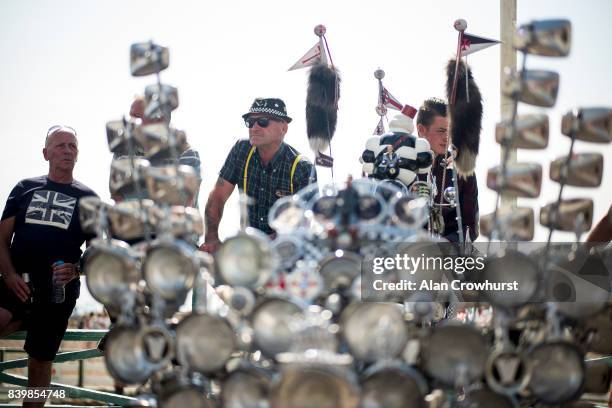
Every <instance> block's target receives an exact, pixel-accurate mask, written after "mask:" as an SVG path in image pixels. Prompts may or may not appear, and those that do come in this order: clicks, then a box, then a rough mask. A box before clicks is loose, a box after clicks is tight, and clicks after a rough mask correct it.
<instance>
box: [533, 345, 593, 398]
mask: <svg viewBox="0 0 612 408" xmlns="http://www.w3.org/2000/svg"><path fill="white" fill-rule="evenodd" d="M527 358H528V359H529V360H530V361H531V363H532V365H533V370H532V372H531V380H530V381H529V389H530V390H531V392H532V393H533V394H534V395H535V396H536V397H538V398H539V399H540V400H542V402H545V403H548V404H562V403H564V402H568V401H572V400H574V399H575V398H577V397H578V396H579V395H580V394H581V393H582V386H583V382H584V374H585V367H584V361H583V359H584V357H583V356H582V354H581V353H580V352H579V351H578V349H577V348H576V346H574V345H573V344H570V343H566V342H563V341H551V342H546V343H540V344H538V345H537V346H535V347H534V348H533V349H532V350H531V351H530V352H529V353H528V355H527Z"/></svg>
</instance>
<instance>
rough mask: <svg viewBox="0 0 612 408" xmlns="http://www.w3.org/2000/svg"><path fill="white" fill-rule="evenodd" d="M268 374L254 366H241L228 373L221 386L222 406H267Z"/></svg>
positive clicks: (257, 407)
mask: <svg viewBox="0 0 612 408" xmlns="http://www.w3.org/2000/svg"><path fill="white" fill-rule="evenodd" d="M269 393H270V375H269V374H268V373H267V372H266V371H264V370H262V369H257V368H255V367H241V368H238V369H236V370H234V371H232V373H231V374H230V375H229V377H228V378H227V379H226V380H225V381H224V382H223V386H222V388H221V399H222V400H223V406H224V407H232V408H265V407H269V406H270V403H269V401H268V394H269Z"/></svg>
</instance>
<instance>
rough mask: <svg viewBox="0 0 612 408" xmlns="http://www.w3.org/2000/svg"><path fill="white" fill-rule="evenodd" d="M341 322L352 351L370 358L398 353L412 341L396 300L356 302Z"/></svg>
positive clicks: (343, 315) (365, 359) (390, 356)
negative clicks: (387, 301)
mask: <svg viewBox="0 0 612 408" xmlns="http://www.w3.org/2000/svg"><path fill="white" fill-rule="evenodd" d="M341 323H342V324H341V325H342V333H343V336H344V339H345V340H346V342H347V344H348V346H349V349H350V350H351V354H353V356H355V357H356V358H358V359H359V360H363V361H366V362H373V361H376V360H380V359H383V358H392V357H395V356H397V355H398V354H400V353H401V352H402V350H403V349H404V347H405V346H406V342H407V341H408V333H407V331H406V326H405V322H404V318H403V316H402V312H401V306H400V305H397V304H395V303H354V304H353V305H351V306H350V307H348V308H346V309H345V311H344V312H343V313H342V319H341Z"/></svg>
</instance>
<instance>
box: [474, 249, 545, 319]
mask: <svg viewBox="0 0 612 408" xmlns="http://www.w3.org/2000/svg"><path fill="white" fill-rule="evenodd" d="M479 275H480V279H479V281H480V282H487V281H488V282H491V283H493V284H495V283H503V282H511V281H516V282H518V285H517V286H518V290H517V291H505V290H490V291H487V290H483V291H482V292H481V293H482V294H483V295H484V296H486V297H487V299H489V301H490V302H491V303H493V304H494V305H496V306H500V307H507V308H508V307H518V306H521V305H523V304H525V303H527V302H529V301H533V300H534V296H535V295H536V292H537V290H538V286H539V285H538V280H539V277H538V275H539V274H538V265H537V264H536V262H534V261H533V260H532V259H531V258H530V257H529V256H527V255H525V254H522V253H520V252H518V251H513V250H509V249H506V250H504V251H501V252H500V253H497V254H495V255H494V256H489V257H488V258H487V259H486V260H485V268H484V269H483V270H482V272H481V273H480V274H479Z"/></svg>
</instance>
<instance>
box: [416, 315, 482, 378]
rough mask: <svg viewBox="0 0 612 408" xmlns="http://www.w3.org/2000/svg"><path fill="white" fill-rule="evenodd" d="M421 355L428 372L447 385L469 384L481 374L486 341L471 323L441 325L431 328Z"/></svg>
mask: <svg viewBox="0 0 612 408" xmlns="http://www.w3.org/2000/svg"><path fill="white" fill-rule="evenodd" d="M423 347H424V348H423V350H422V355H421V357H422V358H423V364H424V368H425V370H426V371H427V373H428V374H429V375H431V376H432V377H434V378H435V379H437V380H438V381H440V382H442V383H443V384H445V385H448V386H451V387H452V386H457V385H459V386H461V385H466V384H471V383H473V382H474V381H476V380H478V379H480V378H481V377H482V375H483V374H484V368H485V363H486V359H487V356H486V354H485V353H483V352H482V351H483V350H486V348H487V342H486V341H485V338H484V337H483V336H482V334H480V332H479V331H478V330H477V329H476V328H474V327H471V326H467V325H459V324H453V323H450V324H445V325H442V326H438V327H436V328H434V329H433V332H432V333H431V335H430V336H429V340H428V341H427V342H425V343H424V344H423Z"/></svg>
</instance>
